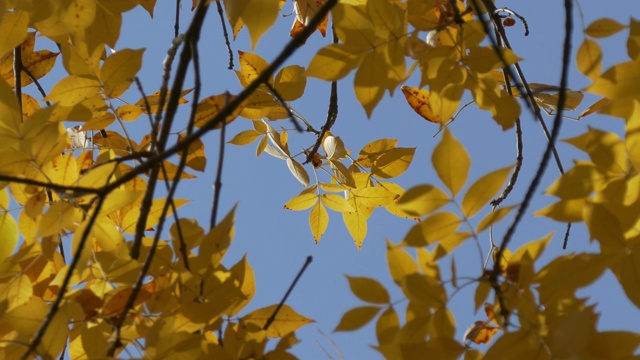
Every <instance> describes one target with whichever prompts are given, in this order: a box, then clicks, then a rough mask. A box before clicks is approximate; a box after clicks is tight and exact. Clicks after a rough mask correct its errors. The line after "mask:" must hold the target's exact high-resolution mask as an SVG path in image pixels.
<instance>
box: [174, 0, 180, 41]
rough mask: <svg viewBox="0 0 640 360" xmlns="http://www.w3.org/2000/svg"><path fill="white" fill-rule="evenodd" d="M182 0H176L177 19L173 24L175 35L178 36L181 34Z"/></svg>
mask: <svg viewBox="0 0 640 360" xmlns="http://www.w3.org/2000/svg"><path fill="white" fill-rule="evenodd" d="M180 6H181V4H180V0H176V20H175V23H174V24H173V37H178V34H180Z"/></svg>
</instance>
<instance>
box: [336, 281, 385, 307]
mask: <svg viewBox="0 0 640 360" xmlns="http://www.w3.org/2000/svg"><path fill="white" fill-rule="evenodd" d="M347 280H349V287H350V288H351V292H352V293H353V294H354V295H355V296H357V297H358V299H360V300H362V301H364V302H368V303H372V304H387V303H389V301H390V299H391V298H390V297H389V293H388V292H387V289H385V288H384V286H382V284H380V283H379V282H378V281H377V280H375V279H372V278H367V277H355V276H348V275H347Z"/></svg>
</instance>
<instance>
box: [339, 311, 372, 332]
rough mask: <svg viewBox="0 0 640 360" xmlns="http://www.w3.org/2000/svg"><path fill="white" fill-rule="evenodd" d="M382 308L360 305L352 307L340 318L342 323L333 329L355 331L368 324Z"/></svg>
mask: <svg viewBox="0 0 640 360" xmlns="http://www.w3.org/2000/svg"><path fill="white" fill-rule="evenodd" d="M380 310H381V308H380V307H378V306H360V307H357V308H353V309H350V310H349V311H347V312H346V313H344V315H342V319H340V323H339V324H338V326H336V328H335V329H333V331H334V332H337V331H353V330H358V329H360V328H361V327H363V326H365V325H367V324H368V323H369V322H371V320H373V318H375V317H376V315H378V313H379V312H380Z"/></svg>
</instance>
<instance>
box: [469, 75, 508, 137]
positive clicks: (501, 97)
mask: <svg viewBox="0 0 640 360" xmlns="http://www.w3.org/2000/svg"><path fill="white" fill-rule="evenodd" d="M474 75H475V76H467V78H466V84H465V86H466V87H467V88H468V89H469V90H471V94H472V95H473V99H474V100H475V102H476V104H478V107H480V108H481V109H483V110H488V111H491V113H492V115H493V119H494V120H495V121H496V122H497V123H498V124H499V125H500V126H501V127H502V130H507V129H510V128H511V127H513V124H514V123H515V121H516V119H517V118H518V116H520V105H519V104H518V102H517V101H516V99H515V98H514V97H513V96H510V95H509V94H507V92H505V91H500V87H499V86H498V82H497V81H496V80H495V78H494V77H493V74H491V72H489V73H485V74H482V73H474Z"/></svg>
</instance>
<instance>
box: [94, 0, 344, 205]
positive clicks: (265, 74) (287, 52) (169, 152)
mask: <svg viewBox="0 0 640 360" xmlns="http://www.w3.org/2000/svg"><path fill="white" fill-rule="evenodd" d="M337 2H338V0H327V1H326V2H325V3H324V5H322V7H321V8H320V9H319V10H318V12H317V13H316V14H315V16H314V17H313V18H312V19H311V21H310V22H309V23H308V24H307V26H306V27H305V28H304V29H303V30H302V31H301V32H300V33H298V35H296V36H295V37H294V38H292V39H291V40H290V41H289V43H287V45H286V46H285V47H284V49H282V51H281V52H280V53H279V54H278V56H277V57H276V58H275V60H273V61H272V62H271V64H270V65H269V66H268V67H267V68H266V69H265V70H264V71H262V72H261V73H260V75H258V77H257V78H256V79H255V80H254V81H253V82H252V83H251V84H249V85H248V86H247V87H246V88H245V89H244V90H242V91H241V92H240V93H239V94H238V95H237V96H236V97H235V98H233V99H232V100H231V101H229V104H228V105H227V106H225V107H224V108H222V109H221V110H220V111H219V112H218V113H217V114H216V115H215V116H213V117H212V118H211V119H209V120H208V121H206V122H205V123H204V124H202V126H200V128H198V130H197V131H194V132H193V133H192V134H191V135H187V136H185V137H184V139H182V141H180V143H178V144H175V145H174V146H172V147H170V148H168V149H166V150H165V151H162V152H160V153H159V154H158V155H156V156H154V157H152V158H150V159H149V160H148V161H146V162H144V163H142V164H140V165H139V166H137V167H136V168H134V169H132V170H131V171H129V172H127V173H126V174H123V175H122V176H121V177H120V178H119V179H117V180H115V181H113V182H112V183H110V184H108V185H106V186H104V187H103V188H101V189H100V193H108V192H110V191H113V190H114V189H117V188H118V187H119V186H121V185H122V184H124V183H126V182H128V181H131V180H133V179H134V178H135V177H136V176H138V175H140V174H143V173H145V172H147V171H149V170H150V169H152V168H153V167H154V166H155V164H157V163H158V162H159V161H162V160H165V159H167V158H169V157H171V156H173V155H175V154H177V153H178V152H180V151H182V150H184V149H185V148H186V147H189V146H190V145H191V144H192V143H194V142H195V141H196V140H198V139H200V138H202V136H204V134H206V133H208V132H209V131H211V130H213V129H214V128H216V127H217V126H219V125H220V124H221V122H222V121H225V119H226V118H227V117H228V116H230V115H231V114H232V113H233V112H234V111H235V110H236V109H237V108H238V107H239V106H240V104H242V103H243V102H244V101H245V100H246V99H247V98H248V97H249V96H250V95H251V94H252V93H253V92H254V91H255V90H256V89H257V88H258V87H259V86H260V85H262V84H263V83H265V82H267V81H268V79H269V78H270V77H271V75H273V73H274V72H275V71H276V70H277V69H279V68H280V67H281V66H282V64H283V63H284V62H285V61H286V60H287V59H288V58H289V57H290V56H291V55H292V54H293V53H294V52H295V51H296V50H298V47H299V45H300V44H302V43H303V42H304V39H305V36H308V35H309V34H310V33H311V32H313V31H314V30H315V26H318V24H319V23H320V22H321V21H322V20H323V19H324V16H326V15H327V14H328V13H329V10H331V8H332V7H333V6H335V4H336V3H337Z"/></svg>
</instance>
